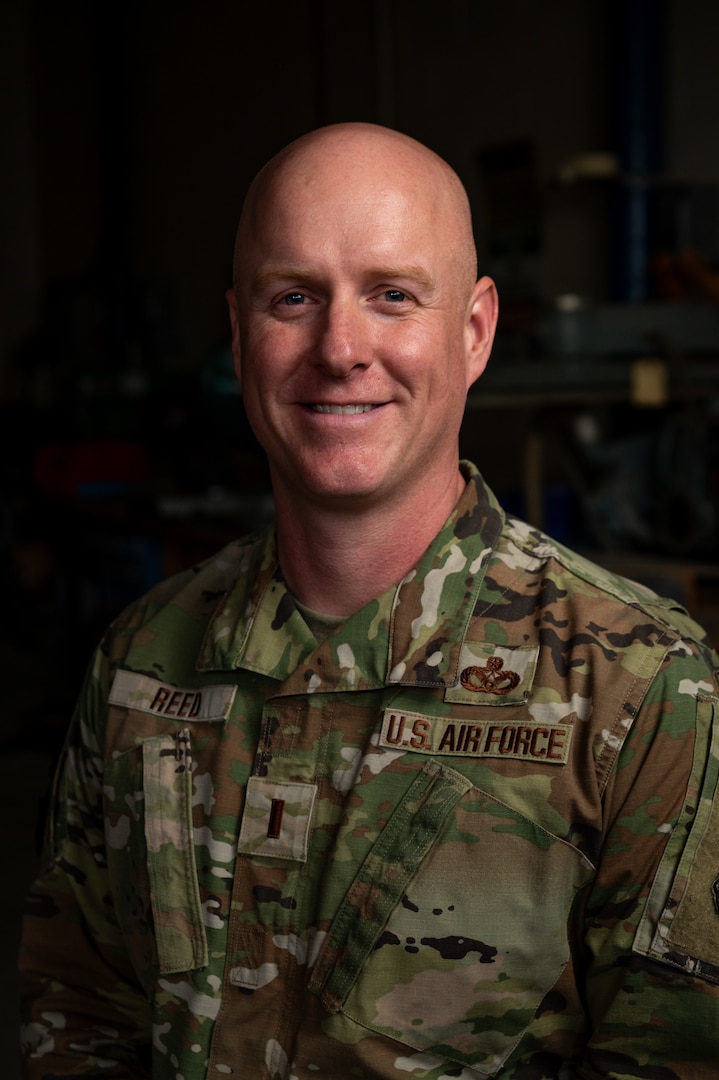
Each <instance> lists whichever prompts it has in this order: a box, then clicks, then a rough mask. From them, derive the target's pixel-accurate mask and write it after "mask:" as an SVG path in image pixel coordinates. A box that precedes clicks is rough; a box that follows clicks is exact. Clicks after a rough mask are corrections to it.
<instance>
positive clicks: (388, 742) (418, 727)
mask: <svg viewBox="0 0 719 1080" xmlns="http://www.w3.org/2000/svg"><path fill="white" fill-rule="evenodd" d="M571 739H572V725H571V724H519V723H516V722H514V721H507V720H502V721H499V722H496V723H494V722H489V721H484V720H481V721H479V722H478V723H464V722H461V721H458V720H451V719H448V718H447V717H446V716H425V715H424V714H423V713H414V712H397V711H395V710H393V709H385V711H384V713H383V715H382V729H381V732H380V739H379V742H380V746H385V747H389V748H392V749H395V750H405V751H411V752H414V753H417V754H436V755H441V754H448V755H454V756H461V757H472V758H505V759H506V758H510V759H514V760H516V761H537V762H542V763H543V764H552V765H565V764H566V763H567V761H568V759H569V746H570V743H571Z"/></svg>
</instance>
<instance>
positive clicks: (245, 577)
mask: <svg viewBox="0 0 719 1080" xmlns="http://www.w3.org/2000/svg"><path fill="white" fill-rule="evenodd" d="M464 468H465V470H466V472H467V474H468V476H469V478H470V482H469V483H468V485H467V488H466V490H465V492H464V494H463V496H462V498H461V500H460V502H459V504H458V506H457V507H456V509H455V512H454V513H453V515H452V516H451V518H450V520H449V521H448V522H447V524H446V526H445V527H444V529H443V530H442V532H441V533H440V534H439V535H438V536H437V538H436V540H435V542H434V543H433V544H432V546H431V547H430V549H429V550H428V551H427V552H426V554H425V555H424V557H423V558H422V559H421V561H420V563H419V564H418V566H417V567H416V568H415V569H414V570H413V571H412V572H411V573H410V574H408V575H407V577H406V578H405V579H404V580H403V581H402V582H401V583H400V584H399V586H398V587H397V588H396V589H392V590H390V591H388V592H387V593H385V594H384V595H382V596H380V597H379V598H378V599H376V600H375V601H373V602H372V603H370V604H368V605H367V606H366V607H365V608H363V609H362V610H361V611H359V612H358V613H357V614H356V615H354V616H352V617H351V618H349V619H347V620H346V621H345V622H344V623H342V624H341V625H339V626H337V627H336V628H335V629H334V630H331V631H330V632H329V633H328V634H327V636H326V637H325V638H324V640H322V641H321V642H320V643H319V644H318V641H317V640H316V639H315V638H314V636H313V634H312V633H311V631H310V629H309V627H308V624H307V622H306V621H305V619H304V618H303V617H302V615H301V614H300V612H299V610H298V609H297V607H296V606H295V604H294V602H293V600H292V598H291V597H290V595H289V594H288V592H287V591H286V589H285V586H284V584H283V581H282V578H281V575H280V574H279V571H278V568H277V564H276V556H275V548H274V539H273V535H272V534H271V533H268V534H267V535H264V536H261V537H255V538H250V539H248V540H246V541H242V542H238V543H236V544H232V545H230V546H229V547H228V548H227V549H225V550H224V551H223V552H222V553H221V554H219V555H218V556H217V557H216V558H215V559H213V560H211V561H209V562H207V563H206V564H205V565H203V566H201V567H200V568H198V569H197V570H195V571H193V572H188V573H187V574H184V575H181V576H179V577H177V578H175V579H173V580H171V581H169V582H166V583H164V584H162V585H160V586H158V587H157V588H155V589H154V590H153V591H152V592H151V593H150V594H149V595H148V596H147V597H145V598H144V599H143V600H142V601H141V602H139V603H138V604H136V605H134V606H133V607H132V608H131V609H130V610H128V611H127V612H125V613H124V614H123V615H122V616H121V617H120V618H119V620H118V621H117V622H116V623H115V625H114V626H113V627H112V628H111V630H110V631H109V633H108V635H107V637H106V639H105V641H104V643H103V645H102V647H101V649H100V650H99V651H98V653H97V655H96V657H95V659H94V662H93V664H92V666H91V669H90V671H89V674H88V677H87V681H86V684H85V687H84V689H83V691H82V695H81V698H80V700H79V703H78V707H77V712H76V715H75V718H74V722H73V725H72V728H71V732H70V735H69V738H68V741H67V746H66V750H65V754H64V761H63V763H62V766H61V769H60V771H59V774H58V781H57V789H56V793H55V811H54V815H53V819H52V822H51V828H50V836H49V859H48V864H47V869H46V871H45V872H44V873H43V874H42V876H41V877H40V879H39V880H38V881H37V882H36V884H35V886H34V888H33V890H32V892H31V895H30V896H29V898H28V908H27V916H26V920H25V926H24V941H23V947H22V955H21V967H22V971H23V979H24V986H25V1008H26V1021H27V1022H26V1024H25V1027H24V1040H25V1050H26V1057H25V1066H24V1067H25V1076H26V1077H28V1078H31V1080H50V1078H51V1077H52V1078H56V1077H57V1078H60V1077H69V1076H83V1077H106V1078H110V1077H112V1078H120V1077H125V1078H131V1080H138V1078H141V1077H150V1076H152V1077H153V1078H155V1080H200V1078H205V1077H207V1078H209V1080H224V1078H225V1077H238V1078H239V1077H242V1078H247V1080H280V1078H281V1080H349V1078H355V1080H370V1078H382V1080H446V1078H449V1077H452V1078H461V1080H479V1078H489V1077H494V1078H501V1080H510V1078H511V1080H545V1078H550V1077H551V1078H562V1080H568V1078H570V1077H582V1078H599V1077H633V1078H639V1077H641V1078H643V1080H675V1078H677V1077H681V1078H691V1080H704V1078H709V1077H716V1076H717V1075H719V828H718V826H719V821H718V820H717V818H718V810H717V805H718V804H717V798H716V786H717V777H718V775H719V731H718V728H717V679H716V664H717V657H716V656H714V655H713V654H712V652H711V650H710V648H709V646H708V645H707V643H706V642H705V641H704V640H703V635H702V632H701V630H700V629H699V627H697V626H696V624H695V623H694V622H693V621H692V620H691V619H690V618H689V616H688V615H687V614H686V612H684V611H683V610H682V609H681V608H679V607H678V606H676V605H673V604H671V603H670V602H669V601H664V600H660V599H658V598H657V597H656V596H654V595H653V594H652V593H650V592H649V591H647V590H646V589H643V588H642V587H640V586H637V585H634V584H632V583H629V582H627V581H625V580H623V579H621V578H617V577H615V576H613V575H611V574H608V573H606V572H604V571H603V570H601V569H599V568H598V567H596V566H594V565H592V564H590V563H588V562H586V561H583V560H582V559H580V558H579V557H578V556H577V555H574V554H572V553H571V552H568V551H566V550H564V549H562V548H561V547H559V546H557V545H556V544H554V543H552V541H551V540H549V539H548V538H547V537H546V536H544V535H542V534H541V533H539V532H537V531H536V530H533V529H531V528H530V527H528V526H527V525H525V524H523V523H521V522H519V521H517V520H514V519H510V518H505V515H504V514H503V512H502V510H501V509H500V507H499V505H498V503H497V502H496V500H495V498H494V497H493V495H492V494H491V492H489V491H488V490H487V488H486V487H485V485H484V484H483V482H482V481H481V479H480V477H479V475H478V473H477V472H476V470H475V469H474V468H473V467H471V466H469V465H465V466H464ZM350 573H351V567H348V574H350Z"/></svg>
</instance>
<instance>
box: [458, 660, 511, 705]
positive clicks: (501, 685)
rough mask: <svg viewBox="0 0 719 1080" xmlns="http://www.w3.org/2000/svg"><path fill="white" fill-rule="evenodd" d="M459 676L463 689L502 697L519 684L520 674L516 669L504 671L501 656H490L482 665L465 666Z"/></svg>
mask: <svg viewBox="0 0 719 1080" xmlns="http://www.w3.org/2000/svg"><path fill="white" fill-rule="evenodd" d="M459 678H460V681H461V683H462V686H463V687H464V688H465V690H473V691H475V692H476V693H482V692H484V693H485V694H501V695H502V697H504V695H505V694H508V693H509V692H510V690H514V688H515V686H517V685H518V684H519V680H520V678H521V676H520V674H519V672H518V671H504V660H503V659H502V657H501V656H490V657H489V659H488V660H487V663H486V664H485V665H484V666H482V665H479V664H472V665H471V666H470V667H466V668H465V669H464V671H463V672H462V674H461V675H460V677H459Z"/></svg>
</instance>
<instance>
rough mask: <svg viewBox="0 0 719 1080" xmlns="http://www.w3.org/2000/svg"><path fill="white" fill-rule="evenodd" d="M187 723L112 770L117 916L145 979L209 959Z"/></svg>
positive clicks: (109, 811) (109, 843)
mask: <svg viewBox="0 0 719 1080" xmlns="http://www.w3.org/2000/svg"><path fill="white" fill-rule="evenodd" d="M192 799H193V793H192V753H191V745H190V733H189V731H188V729H187V728H184V729H182V730H180V731H177V732H175V733H172V734H161V735H156V736H153V737H151V738H148V739H145V740H144V741H143V742H142V743H141V744H140V745H139V746H137V747H134V748H133V749H132V750H129V751H127V752H126V753H124V754H120V755H118V756H117V757H116V758H114V759H113V760H112V761H111V762H109V764H108V765H107V766H106V769H105V835H106V849H107V853H108V855H107V857H108V869H109V872H110V877H111V881H112V886H113V897H114V899H115V906H116V910H117V915H118V919H119V921H120V924H121V926H122V929H123V932H124V934H125V937H126V940H127V941H128V943H129V947H130V950H131V953H132V954H133V955H132V959H133V961H134V963H135V966H136V969H137V970H138V973H139V974H140V976H141V977H142V978H144V979H145V980H147V979H148V978H150V977H151V976H152V975H154V974H156V973H158V972H159V973H160V974H171V973H173V972H180V971H191V970H193V969H195V968H199V967H203V966H205V965H206V964H207V942H206V937H205V931H204V925H203V913H202V906H201V901H200V893H199V885H198V879H197V866H196V861H195V846H194V837H193V828H192Z"/></svg>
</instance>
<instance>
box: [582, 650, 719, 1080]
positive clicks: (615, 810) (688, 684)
mask: <svg viewBox="0 0 719 1080" xmlns="http://www.w3.org/2000/svg"><path fill="white" fill-rule="evenodd" d="M714 660H716V657H715V658H714ZM717 720H718V711H717V686H716V681H715V672H713V671H712V661H711V659H710V660H707V658H706V654H704V655H702V652H701V651H700V650H699V649H698V648H696V647H695V646H694V645H692V644H687V643H682V642H679V643H677V645H675V646H674V647H673V649H671V650H670V652H669V653H668V654H667V657H666V658H665V661H664V665H663V667H662V669H661V670H660V672H659V673H658V675H657V676H656V678H655V679H654V680H653V682H652V684H651V685H650V688H649V690H648V693H647V695H646V697H645V700H644V702H643V704H642V706H641V708H640V710H639V712H638V714H637V716H636V718H635V722H634V724H633V725H632V729H631V732H630V733H629V736H628V738H627V739H626V741H625V743H624V745H623V748H622V751H621V753H620V755H619V758H618V760H617V763H616V767H615V769H614V771H613V776H612V780H611V783H610V785H609V787H608V789H607V794H606V813H607V815H608V818H609V830H608V832H607V833H606V841H605V843H604V847H603V851H602V855H601V862H600V867H599V873H598V876H597V880H596V884H595V887H594V888H593V890H592V893H591V896H590V898H589V901H588V904H587V907H586V909H585V912H584V915H585V937H584V943H585V946H586V950H587V952H586V956H585V963H586V971H587V976H586V987H585V992H586V1001H587V1010H588V1012H589V1015H590V1018H591V1025H592V1031H593V1034H592V1037H591V1039H590V1041H589V1044H588V1046H587V1049H586V1056H585V1058H584V1060H583V1062H582V1065H581V1067H580V1068H579V1070H578V1075H579V1076H581V1077H583V1078H586V1080H589V1078H591V1080H594V1078H597V1080H598V1078H599V1077H602V1078H606V1077H622V1078H629V1077H632V1078H633V1077H637V1078H638V1077H646V1078H651V1080H679V1078H681V1080H705V1078H706V1080H709V1077H716V1075H717V1069H718V1068H719V794H718V792H717V779H718V777H719V731H718V730H717V729H718V724H717Z"/></svg>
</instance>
